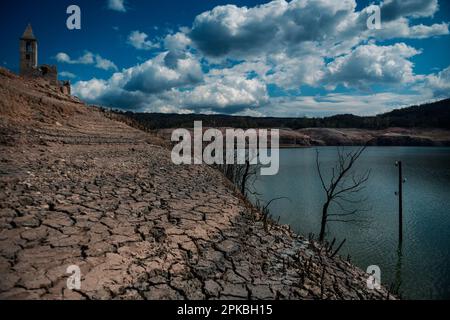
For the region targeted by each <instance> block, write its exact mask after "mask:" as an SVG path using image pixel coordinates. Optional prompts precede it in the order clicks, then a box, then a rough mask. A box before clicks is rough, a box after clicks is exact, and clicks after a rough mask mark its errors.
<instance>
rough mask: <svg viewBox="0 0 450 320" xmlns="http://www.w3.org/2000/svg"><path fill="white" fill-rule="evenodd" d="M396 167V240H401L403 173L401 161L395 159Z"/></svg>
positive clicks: (400, 241)
mask: <svg viewBox="0 0 450 320" xmlns="http://www.w3.org/2000/svg"><path fill="white" fill-rule="evenodd" d="M396 165H397V167H398V242H399V244H401V243H402V241H403V173H402V162H401V161H397V163H396Z"/></svg>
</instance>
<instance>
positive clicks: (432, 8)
mask: <svg viewBox="0 0 450 320" xmlns="http://www.w3.org/2000/svg"><path fill="white" fill-rule="evenodd" d="M380 5H381V11H382V29H380V30H369V29H368V28H367V23H366V22H367V18H368V13H367V12H366V10H365V9H364V8H361V9H359V8H358V7H357V5H356V2H355V0H342V1H334V0H292V1H289V2H288V1H285V0H274V1H271V2H269V3H266V4H262V5H257V6H253V7H238V6H236V5H223V6H217V7H214V8H213V9H212V10H210V11H206V12H203V13H201V14H199V15H198V16H197V17H196V18H195V20H194V21H193V23H192V25H191V26H190V27H182V28H180V29H179V30H178V32H172V31H170V33H169V34H167V35H166V36H165V37H164V36H163V37H161V38H158V40H157V41H152V40H151V39H149V36H148V35H147V34H146V33H144V32H142V31H139V30H135V31H132V32H131V33H130V34H129V35H128V38H127V42H128V44H130V45H131V46H133V47H134V48H136V49H139V50H154V52H155V55H156V56H155V57H153V58H152V59H148V60H144V59H143V58H141V59H139V61H140V63H139V64H137V65H135V66H132V67H130V68H128V69H124V70H122V71H120V72H116V73H114V74H113V75H112V76H111V77H110V78H109V79H106V80H105V79H95V78H94V79H92V80H89V81H79V82H77V83H75V85H74V86H73V87H74V92H75V94H77V95H79V96H80V98H82V99H85V100H87V101H89V102H93V103H100V104H104V105H107V106H112V107H119V108H124V109H130V110H139V111H154V112H180V113H191V112H202V113H218V112H220V113H228V114H248V115H250V114H252V115H273V116H281V115H286V116H301V115H305V114H306V115H329V114H336V113H340V112H349V113H355V114H376V113H378V112H383V111H387V110H389V109H392V108H394V107H399V106H406V105H408V104H411V103H417V102H418V101H428V100H429V99H433V98H434V97H437V96H439V97H445V96H449V92H448V91H449V87H448V86H449V71H448V68H447V69H445V70H442V71H441V72H436V73H433V74H429V75H426V74H416V73H415V72H414V63H413V61H414V57H415V56H416V55H419V54H421V52H422V50H421V49H419V47H417V48H415V47H413V46H412V45H410V43H413V42H408V44H405V43H402V42H400V43H399V42H398V40H397V39H402V40H401V41H407V40H405V39H426V38H430V37H437V36H444V35H448V34H449V23H448V22H440V23H433V24H426V21H427V20H426V19H424V18H430V17H432V16H433V15H434V14H435V13H436V12H438V10H439V6H438V2H437V1H436V0H423V1H422V0H421V1H419V0H407V1H400V0H399V1H397V0H384V1H382V2H381V4H380ZM419 18H420V20H417V19H419ZM386 40H389V41H386ZM414 43H415V42H414ZM157 49H158V50H157ZM57 58H58V61H60V62H64V63H69V64H76V63H77V64H88V65H89V64H91V65H95V66H97V67H102V68H104V69H107V70H116V71H117V67H115V65H114V64H113V63H112V62H111V61H109V60H107V59H103V58H102V57H100V56H99V55H95V54H92V53H90V52H86V53H85V54H84V55H83V56H81V57H79V58H78V59H71V58H70V57H69V56H68V55H67V54H65V53H60V54H59V55H58V56H57ZM108 62H110V63H108ZM342 87H345V90H343V89H342ZM273 88H275V89H273ZM308 90H315V91H316V92H320V94H317V95H302V94H304V92H308ZM274 91H276V93H274ZM342 91H344V92H345V94H344V93H339V92H342ZM374 92H376V93H374ZM358 106H359V107H358Z"/></svg>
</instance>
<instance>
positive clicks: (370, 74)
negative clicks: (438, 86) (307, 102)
mask: <svg viewBox="0 0 450 320" xmlns="http://www.w3.org/2000/svg"><path fill="white" fill-rule="evenodd" d="M419 53H420V51H418V50H416V49H414V48H413V47H410V46H408V45H406V44H404V43H397V44H395V45H391V46H377V45H375V44H368V45H362V46H358V47H357V48H356V49H355V50H353V51H352V52H351V53H349V54H347V55H345V56H342V57H339V58H336V59H335V60H334V61H332V62H330V63H329V64H328V65H327V71H326V76H325V79H326V80H325V81H326V82H327V83H329V84H331V85H337V84H343V85H344V86H346V87H351V86H353V87H358V88H367V87H368V86H369V85H371V84H383V85H392V84H404V83H411V82H414V81H415V76H414V72H413V63H412V62H411V61H409V60H408V59H409V58H411V57H413V56H415V55H417V54H419Z"/></svg>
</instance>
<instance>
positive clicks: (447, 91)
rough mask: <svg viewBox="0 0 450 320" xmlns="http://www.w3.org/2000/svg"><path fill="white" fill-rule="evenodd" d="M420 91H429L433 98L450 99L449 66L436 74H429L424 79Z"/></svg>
mask: <svg viewBox="0 0 450 320" xmlns="http://www.w3.org/2000/svg"><path fill="white" fill-rule="evenodd" d="M424 80H425V84H424V85H423V87H422V89H423V90H425V91H428V90H429V91H431V92H432V93H433V96H434V97H435V98H448V97H450V66H448V67H447V68H445V69H444V70H442V71H440V72H438V73H437V74H431V75H428V76H426V77H425V78H424Z"/></svg>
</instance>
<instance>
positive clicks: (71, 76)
mask: <svg viewBox="0 0 450 320" xmlns="http://www.w3.org/2000/svg"><path fill="white" fill-rule="evenodd" d="M59 75H60V76H61V77H65V78H76V75H75V74H73V73H72V72H68V71H62V72H60V73H59Z"/></svg>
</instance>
